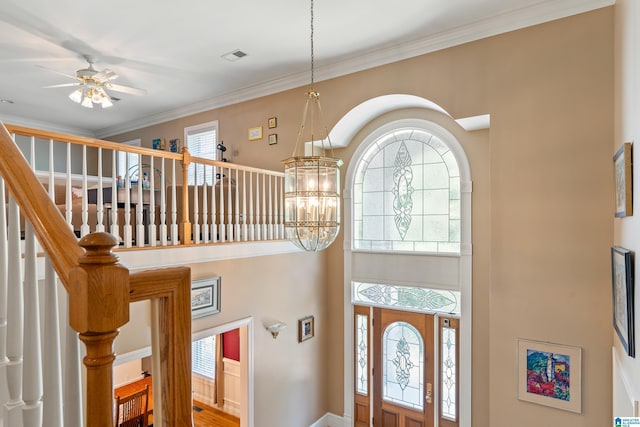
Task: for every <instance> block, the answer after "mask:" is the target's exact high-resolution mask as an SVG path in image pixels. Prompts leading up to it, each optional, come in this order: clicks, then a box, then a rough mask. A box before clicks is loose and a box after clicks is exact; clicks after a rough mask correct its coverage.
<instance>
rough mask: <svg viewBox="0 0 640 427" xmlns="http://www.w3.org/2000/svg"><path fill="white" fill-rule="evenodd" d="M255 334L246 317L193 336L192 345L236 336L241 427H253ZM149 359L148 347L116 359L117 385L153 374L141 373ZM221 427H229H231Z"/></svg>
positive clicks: (149, 349) (121, 355)
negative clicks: (217, 338)
mask: <svg viewBox="0 0 640 427" xmlns="http://www.w3.org/2000/svg"><path fill="white" fill-rule="evenodd" d="M253 330H254V327H253V318H252V317H247V318H244V319H240V320H237V321H234V322H230V323H227V324H224V325H219V326H215V327H212V328H208V329H205V330H202V331H198V332H194V333H193V334H192V342H194V341H199V340H202V339H205V338H207V337H212V336H222V335H223V334H226V333H231V334H236V335H237V340H238V345H237V349H238V354H237V359H239V360H238V361H237V364H236V365H237V366H236V367H237V383H236V387H237V402H236V403H237V413H238V418H239V419H240V427H254V416H253V413H254V409H253V406H254V393H253V390H254V379H253V372H254V371H253V363H254V362H253V360H254V356H253V335H254V332H253ZM233 331H236V332H233ZM150 356H151V347H145V348H142V349H140V350H136V351H133V352H130V353H125V354H120V355H117V356H116V360H115V362H114V372H117V374H116V378H118V382H119V383H122V382H125V381H135V379H132V378H133V377H135V376H136V375H143V373H144V372H147V374H152V371H148V370H144V369H142V368H143V360H148V358H149V357H150ZM145 366H148V369H149V370H151V369H152V368H151V367H150V363H149V364H148V365H147V364H146V363H145ZM123 372H124V374H123ZM123 375H124V377H123ZM123 378H124V379H123ZM114 383H115V382H114ZM221 422H222V421H221ZM214 425H218V424H214ZM220 425H225V426H227V425H228V424H220ZM229 425H232V424H229Z"/></svg>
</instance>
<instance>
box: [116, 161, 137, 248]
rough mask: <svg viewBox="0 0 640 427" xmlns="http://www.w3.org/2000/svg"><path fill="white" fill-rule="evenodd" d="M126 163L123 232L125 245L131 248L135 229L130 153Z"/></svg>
mask: <svg viewBox="0 0 640 427" xmlns="http://www.w3.org/2000/svg"><path fill="white" fill-rule="evenodd" d="M125 159H126V161H125V164H126V171H127V176H126V177H125V180H124V200H123V202H124V226H123V234H124V246H125V247H126V248H130V247H131V246H132V240H133V236H132V234H133V230H132V227H131V175H130V174H129V154H128V153H127V155H126V156H125ZM138 179H140V177H138ZM116 206H117V205H116Z"/></svg>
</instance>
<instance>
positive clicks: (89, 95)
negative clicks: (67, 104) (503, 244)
mask: <svg viewBox="0 0 640 427" xmlns="http://www.w3.org/2000/svg"><path fill="white" fill-rule="evenodd" d="M69 99H71V100H72V101H74V102H77V103H78V104H80V105H82V106H83V107H86V108H93V104H98V105H100V106H102V108H108V107H111V106H112V105H113V103H112V102H111V99H110V97H109V95H107V92H105V90H104V89H103V88H102V87H101V86H97V85H83V86H81V87H79V88H78V89H76V90H74V91H73V92H71V94H70V95H69Z"/></svg>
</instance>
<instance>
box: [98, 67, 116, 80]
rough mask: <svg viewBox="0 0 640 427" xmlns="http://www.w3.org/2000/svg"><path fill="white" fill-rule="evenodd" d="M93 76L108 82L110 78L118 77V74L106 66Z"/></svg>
mask: <svg viewBox="0 0 640 427" xmlns="http://www.w3.org/2000/svg"><path fill="white" fill-rule="evenodd" d="M93 78H94V79H96V80H99V81H102V82H107V81H109V80H115V79H117V78H118V75H117V74H116V73H115V72H114V71H111V70H110V69H108V68H105V69H104V70H102V71H100V72H98V73H97V74H96V75H94V76H93Z"/></svg>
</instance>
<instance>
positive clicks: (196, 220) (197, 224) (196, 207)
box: [187, 163, 200, 244]
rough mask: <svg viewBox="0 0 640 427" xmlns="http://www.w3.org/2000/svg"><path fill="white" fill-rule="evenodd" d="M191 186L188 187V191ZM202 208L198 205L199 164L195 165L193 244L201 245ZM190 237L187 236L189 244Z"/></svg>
mask: <svg viewBox="0 0 640 427" xmlns="http://www.w3.org/2000/svg"><path fill="white" fill-rule="evenodd" d="M188 188H189V186H187V189H188ZM199 217H200V206H199V203H198V164H197V163H194V164H193V223H192V224H191V233H192V234H193V243H194V244H198V243H200V218H199ZM188 241H189V236H187V242H188Z"/></svg>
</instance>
